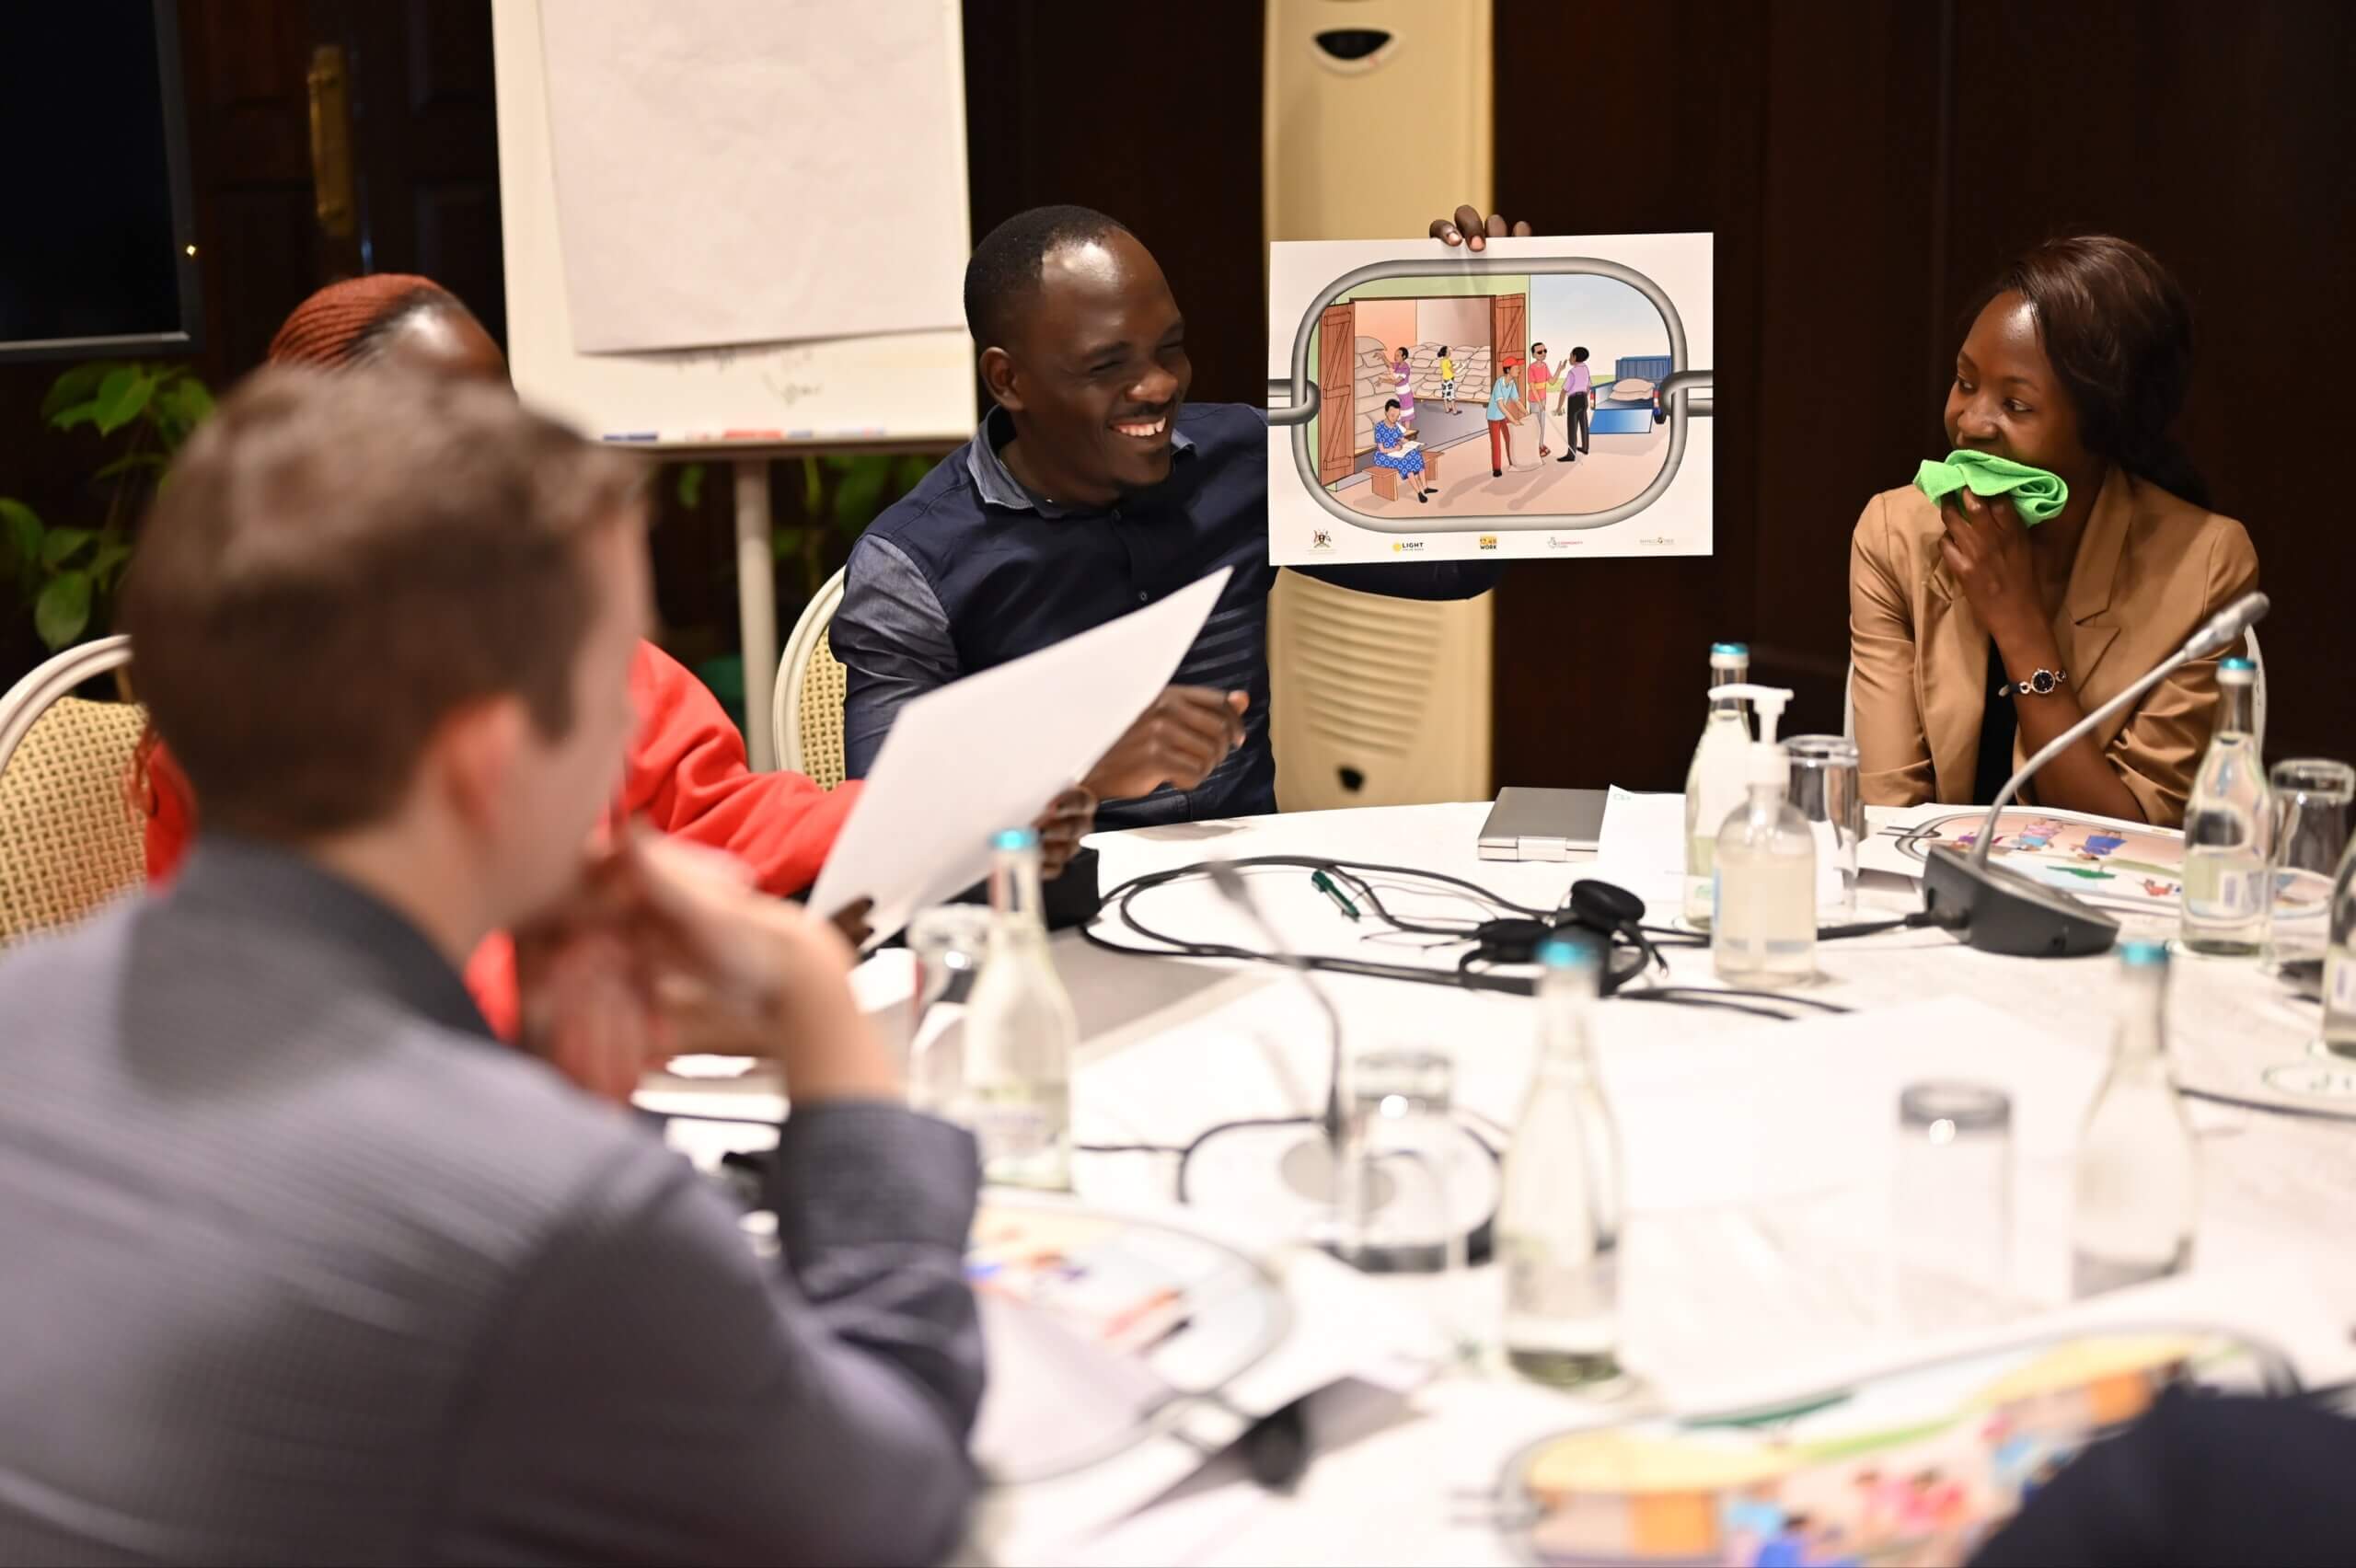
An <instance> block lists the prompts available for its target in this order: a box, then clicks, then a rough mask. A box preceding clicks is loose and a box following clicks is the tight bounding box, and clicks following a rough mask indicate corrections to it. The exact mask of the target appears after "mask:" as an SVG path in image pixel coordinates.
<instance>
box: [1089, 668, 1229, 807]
mask: <svg viewBox="0 0 2356 1568" xmlns="http://www.w3.org/2000/svg"><path fill="white" fill-rule="evenodd" d="M1251 701H1252V699H1251V698H1250V697H1249V696H1247V695H1246V694H1244V693H1242V692H1240V691H1230V692H1220V691H1214V690H1213V689H1211V688H1210V687H1208V686H1166V687H1164V688H1163V689H1162V692H1161V696H1160V697H1157V698H1154V699H1153V706H1152V707H1150V708H1148V709H1146V710H1145V712H1144V713H1142V714H1141V715H1139V716H1138V721H1137V722H1136V723H1134V724H1132V725H1130V726H1129V729H1128V732H1127V733H1126V734H1125V735H1123V736H1122V737H1121V738H1120V739H1119V740H1117V741H1115V742H1114V743H1113V749H1112V750H1111V751H1108V752H1106V753H1105V754H1104V755H1103V759H1102V760H1100V761H1099V762H1098V763H1097V765H1096V766H1095V767H1094V768H1093V769H1091V771H1090V773H1089V775H1088V777H1087V778H1086V779H1084V780H1083V781H1082V784H1081V787H1082V788H1083V789H1085V790H1088V792H1089V793H1090V794H1091V795H1094V796H1095V797H1096V798H1097V799H1098V800H1100V801H1133V800H1136V799H1137V798H1138V797H1139V796H1140V795H1150V794H1152V793H1153V792H1154V791H1155V790H1159V789H1160V788H1161V786H1162V785H1164V784H1171V785H1174V786H1176V787H1177V788H1178V789H1181V790H1191V789H1193V788H1194V787H1195V785H1197V784H1200V783H1201V782H1202V781H1203V780H1204V779H1205V778H1207V777H1209V775H1210V771H1211V769H1212V768H1214V767H1218V765H1219V764H1220V763H1221V762H1223V761H1225V760H1226V759H1227V754H1228V753H1230V752H1231V751H1233V750H1234V749H1235V748H1236V747H1238V746H1240V745H1242V744H1243V710H1244V709H1245V708H1246V707H1248V706H1249V705H1250V704H1251Z"/></svg>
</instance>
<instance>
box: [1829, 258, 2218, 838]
mask: <svg viewBox="0 0 2356 1568" xmlns="http://www.w3.org/2000/svg"><path fill="white" fill-rule="evenodd" d="M2191 364H2192V322H2191V311H2190V308H2189V306H2188V304H2187V303H2186V300H2185V297H2184V294H2183V291H2182V290H2181V289H2180V288H2178V287H2177V283H2176V281H2175V280H2174V279H2173V278H2171V277H2170V276H2169V275H2168V274H2167V272H2166V271H2165V269H2163V268H2162V267H2161V266H2160V264H2159V263H2158V262H2157V261H2156V260H2154V259H2153V258H2152V257H2151V256H2150V255H2149V254H2148V253H2146V252H2145V251H2143V250H2142V249H2141V248H2138V247H2136V246H2134V245H2131V244H2130V243H2128V242H2127V241H2125V240H2123V239H2114V238H2111V237H2109V236H2082V237H2079V238H2074V239H2063V240H2055V241H2051V242H2049V243H2048V244H2045V245H2041V246H2039V247H2038V248H2036V249H2034V250H2032V251H2030V252H2029V253H2028V254H2027V255H2026V256H2024V257H2022V258H2021V259H2019V260H2018V261H2016V262H2015V263H2014V264H2013V265H2012V266H2011V267H2010V268H2008V269H2007V270H2006V271H2005V272H2004V276H2003V277H2002V278H2000V279H1999V280H1998V281H1997V282H1996V284H1995V285H1994V286H1993V287H1992V289H1991V290H1990V291H1989V294H1988V297H1987V300H1986V303H1985V304H1984V305H1983V306H1982V307H1981V309H1980V311H1979V312H1978V314H1977V315H1976V317H1974V319H1973V321H1972V324H1971V328H1970V330H1969V333H1968V334H1967V335H1966V337H1965V339H1964V340H1963V347H1962V348H1961V350H1960V351H1959V352H1958V353H1957V355H1956V375H1955V383H1954V385H1953V386H1952V387H1950V389H1949V390H1948V393H1947V403H1946V430H1947V437H1948V440H1949V441H1950V443H1951V444H1953V445H1955V446H1958V447H1972V448H1976V449H1978V450H1981V451H1984V452H1992V453H1996V454H1998V455H2002V456H2005V457H2010V458H2012V459H2014V460H2015V461H2016V462H2021V463H2027V464H2031V465H2033V466H2035V467H2040V468H2048V469H2050V470H2052V471H2053V472H2054V473H2057V474H2059V475H2061V478H2062V479H2063V481H2064V482H2065V483H2066V484H2067V485H2068V486H2069V488H2070V499H2069V504H2068V505H2067V506H2065V507H2064V508H2063V509H2062V510H2061V513H2060V514H2059V515H2057V516H2055V517H2053V518H2051V519H2050V520H2049V521H2048V522H2046V523H2045V524H2043V525H2040V526H2038V527H2034V528H2031V527H2029V526H2027V525H2024V524H2023V523H2022V522H2021V520H2020V518H2019V517H2018V516H2017V515H2016V514H2015V512H2014V511H2013V508H2012V505H2011V503H2010V502H2006V501H2003V500H1995V501H1982V500H1981V499H1980V498H1978V497H1976V496H1973V495H1971V494H1970V493H1969V491H1963V492H1958V495H1957V496H1950V497H1949V498H1948V499H1947V501H1946V502H1945V503H1944V504H1941V505H1934V504H1933V503H1932V502H1930V500H1929V499H1928V498H1926V497H1925V496H1924V495H1923V493H1922V492H1921V491H1920V490H1915V489H1913V488H1911V486H1910V487H1908V488H1906V489H1904V490H1888V491H1886V492H1884V493H1883V494H1880V495H1877V496H1876V497H1874V499H1873V500H1872V501H1870V502H1867V503H1866V505H1865V515H1864V516H1863V517H1860V518H1859V519H1858V520H1857V531H1856V534H1855V536H1854V539H1853V540H1852V542H1851V546H1850V555H1849V637H1850V656H1851V659H1852V662H1853V664H1854V683H1855V684H1854V698H1855V705H1856V728H1857V749H1858V753H1859V762H1860V764H1861V772H1862V776H1863V777H1862V783H1863V790H1864V794H1865V800H1866V801H1869V802H1871V803H1873V804H1876V805H1898V806H1903V805H1914V804H1918V803H1920V802H1922V801H1951V802H1954V803H1956V804H1971V803H1980V804H1985V803H1987V802H1988V801H1992V800H1993V799H1994V798H1995V793H1996V791H1997V790H1998V789H2000V788H2001V787H2002V786H2003V783H2004V779H2005V778H2008V777H2009V776H2010V775H2011V774H2012V772H2013V771H2014V769H2015V768H2016V767H2019V766H2020V763H2021V762H2022V761H2023V760H2024V759H2025V758H2026V757H2027V756H2028V755H2030V754H2032V753H2034V752H2036V751H2037V750H2038V748H2039V747H2041V746H2043V745H2045V744H2046V743H2048V742H2049V741H2051V740H2052V739H2053V738H2054V737H2055V736H2057V735H2059V734H2061V732H2062V731H2064V730H2066V729H2068V728H2069V727H2070V726H2071V725H2073V724H2074V723H2076V722H2077V721H2079V720H2080V719H2082V718H2084V717H2085V714H2086V713H2087V712H2088V711H2089V710H2091V709H2095V708H2098V707H2100V706H2101V705H2102V704H2103V703H2104V702H2105V701H2106V700H2108V698H2112V697H2115V696H2117V695H2118V694H2119V692H2120V691H2121V690H2123V689H2124V688H2125V687H2126V686H2129V685H2131V684H2132V683H2133V681H2134V680H2135V679H2136V677H2138V676H2139V675H2142V674H2143V673H2144V672H2145V671H2147V670H2149V669H2150V668H2151V667H2152V666H2153V665H2154V664H2155V663H2159V662H2160V661H2161V660H2162V659H2164V658H2165V657H2166V656H2167V655H2168V654H2169V653H2170V652H2172V651H2174V650H2175V649H2176V647H2177V644H2179V643H2181V642H2182V641H2183V640H2185V639H2186V638H2187V637H2189V636H2190V635H2191V634H2192V631H2193V629H2194V628H2197V627H2198V626H2199V625H2200V623H2201V622H2202V621H2203V620H2205V619H2207V618H2208V617H2209V616H2210V615H2211V614H2212V613H2213V612H2215V611H2216V610H2218V609H2219V608H2221V607H2223V605H2226V604H2227V603H2229V602H2231V601H2232V600H2234V599H2235V598H2237V597H2239V596H2240V595H2241V594H2246V593H2248V592H2249V591H2250V590H2251V589H2253V588H2255V587H2256V586H2257V585H2258V553H2257V551H2256V550H2255V549H2253V548H2251V546H2250V542H2249V535H2248V534H2247V533H2246V531H2245V530H2244V529H2243V527H2242V525H2240V524H2239V523H2236V522H2235V521H2234V520H2233V519H2232V518H2230V517H2221V516H2218V515H2217V514H2216V513H2212V512H2211V511H2209V510H2208V507H2207V505H2206V500H2207V496H2206V491H2205V490H2204V489H2203V487H2202V485H2201V483H2200V478H2199V476H2198V475H2197V474H2195V473H2194V472H2193V469H2192V467H2191V465H2190V464H2189V461H2187V459H2186V458H2185V456H2184V454H2183V452H2182V451H2181V449H2180V448H2178V447H2177V445H2176V444H2175V443H2174V442H2173V441H2172V440H2171V439H2170V438H2169V435H2168V427H2169V425H2170V423H2171V422H2172V421H2174V419H2175V417H2176V414H2177V409H2178V408H2179V407H2181V405H2182V403H2183V401H2184V392H2185V386H2186V383H2187V381H2188V380H2189V377H2190V374H2191ZM2216 667H2217V661H2216V659H2214V658H2212V659H2207V660H2201V661H2198V662H2196V663H2190V664H2187V665H2186V666H2185V667H2184V668H2182V669H2180V670H2178V671H2177V672H2176V673H2175V674H2172V675H2170V676H2169V677H2168V678H2167V679H2166V680H2165V681H2163V682H2161V683H2160V685H2158V686H2154V688H2153V689H2152V690H2150V691H2149V692H2146V693H2145V694H2144V695H2143V698H2142V700H2141V701H2140V702H2138V703H2136V704H2135V705H2134V706H2132V707H2131V708H2130V709H2126V710H2125V711H2124V712H2122V713H2119V714H2116V715H2113V716H2112V717H2111V718H2109V719H2108V720H2106V721H2104V722H2103V723H2102V724H2100V725H2098V726H2097V727H2096V730H2095V732H2093V733H2092V734H2090V735H2088V736H2086V737H2085V738H2084V739H2082V740H2080V741H2079V742H2078V743H2077V744H2075V745H2073V746H2072V747H2071V748H2070V749H2069V750H2068V751H2065V752H2063V753H2062V754H2061V755H2060V756H2057V757H2055V758H2054V759H2053V761H2051V762H2050V763H2049V764H2047V765H2046V767H2044V769H2043V770H2042V771H2040V772H2039V773H2038V777H2037V778H2036V779H2035V780H2034V781H2033V782H2032V783H2031V785H2030V786H2029V787H2028V789H2027V790H2024V791H2023V794H2024V798H2026V799H2029V800H2033V801H2036V802H2037V803H2038V804H2039V805H2045V806H2052V807H2059V808H2062V809H2065V810H2073V811H2082V812H2096V813H2101V814H2103V815H2106V816H2113V817H2124V818H2127V819H2129V820H2131V821H2133V820H2142V821H2145V822H2151V823H2156V824H2163V825H2166V826H2171V827H2173V826H2176V825H2177V824H2180V823H2181V822H2182V821H2183V820H2184V802H2185V797H2186V795H2187V794H2189V792H2190V790H2191V788H2192V775H2193V772H2194V770H2195V769H2196V768H2197V767H2199V766H2200V755H2201V753H2202V751H2203V750H2204V749H2205V748H2206V747H2207V745H2208V742H2209V730H2210V724H2211V721H2212V717H2213V714H2214V711H2215V709H2216V704H2217V682H2216Z"/></svg>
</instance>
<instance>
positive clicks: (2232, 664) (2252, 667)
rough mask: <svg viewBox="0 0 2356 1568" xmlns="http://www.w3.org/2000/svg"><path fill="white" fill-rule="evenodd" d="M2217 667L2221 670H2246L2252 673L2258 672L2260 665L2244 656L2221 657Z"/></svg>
mask: <svg viewBox="0 0 2356 1568" xmlns="http://www.w3.org/2000/svg"><path fill="white" fill-rule="evenodd" d="M2217 668H2219V669H2220V670H2246V671H2247V672H2248V673H2250V674H2257V673H2258V666H2257V665H2256V664H2253V663H2250V662H2249V661H2248V660H2247V659H2242V658H2234V659H2220V660H2219V661H2218V662H2217Z"/></svg>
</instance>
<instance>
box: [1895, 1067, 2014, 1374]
mask: <svg viewBox="0 0 2356 1568" xmlns="http://www.w3.org/2000/svg"><path fill="white" fill-rule="evenodd" d="M1898 1136H1899V1148H1898V1179H1897V1181H1896V1182H1895V1183H1894V1185H1893V1189H1892V1194H1893V1207H1892V1210H1891V1215H1890V1222H1891V1237H1892V1249H1891V1250H1892V1253H1893V1258H1894V1261H1895V1262H1896V1264H1897V1286H1898V1290H1897V1297H1898V1299H1897V1306H1898V1310H1899V1313H1900V1317H1901V1319H1902V1320H1904V1321H1905V1322H1906V1324H1907V1325H1908V1326H1909V1327H1911V1328H1913V1329H1915V1330H1917V1331H1919V1332H1934V1331H1937V1330H1942V1329H1949V1328H1956V1327H1960V1326H1964V1325H1966V1324H1970V1323H1976V1322H1984V1321H1987V1320H1990V1319H1992V1318H1993V1317H1995V1316H1997V1315H1999V1313H2000V1312H2001V1310H2002V1309H2003V1307H2004V1304H2005V1303H2006V1302H2008V1301H2009V1300H2010V1299H2011V1298H2012V1297H2013V1296H2014V1290H2013V1102H2012V1099H2011V1097H2010V1096H2008V1095H2007V1094H2005V1093H2004V1090H2000V1089H1995V1088H1992V1087H1991V1086H1989V1085H1986V1084H1977V1083H1961V1082H1954V1081H1946V1080H1934V1081H1929V1082H1923V1083H1916V1084H1910V1085H1908V1086H1907V1088H1906V1089H1905V1090H1903V1091H1901V1092H1900V1095H1899V1097H1898Z"/></svg>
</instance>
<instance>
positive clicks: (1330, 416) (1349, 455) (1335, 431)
mask: <svg viewBox="0 0 2356 1568" xmlns="http://www.w3.org/2000/svg"><path fill="white" fill-rule="evenodd" d="M1357 369H1358V340H1357V311H1356V310H1355V309H1353V308H1352V307H1351V306H1346V305H1329V306H1326V307H1325V310H1324V314H1322V315H1321V316H1320V317H1318V318H1317V397H1318V408H1317V482H1318V483H1319V484H1321V485H1330V484H1333V483H1334V482H1335V481H1336V480H1340V479H1346V478H1349V477H1350V472H1351V470H1352V469H1353V468H1354V467H1356V466H1357V446H1356V443H1355V441H1354V437H1355V436H1356V434H1357V423H1358V410H1357Z"/></svg>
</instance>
